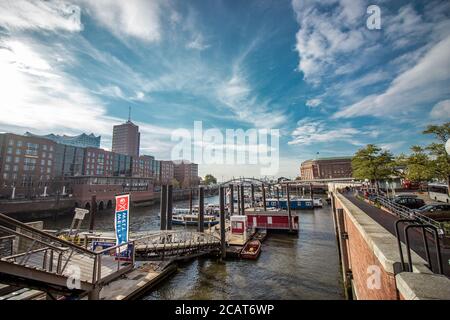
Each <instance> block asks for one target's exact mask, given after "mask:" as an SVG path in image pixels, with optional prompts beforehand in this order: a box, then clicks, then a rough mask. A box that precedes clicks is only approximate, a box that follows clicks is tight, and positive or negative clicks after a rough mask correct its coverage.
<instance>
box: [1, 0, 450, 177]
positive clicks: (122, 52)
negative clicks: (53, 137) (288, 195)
mask: <svg viewBox="0 0 450 320" xmlns="http://www.w3.org/2000/svg"><path fill="white" fill-rule="evenodd" d="M369 5H377V6H378V7H379V8H380V16H381V24H380V27H381V28H380V29H375V30H371V29H369V28H368V27H367V24H366V22H367V19H368V18H369V17H370V16H371V13H368V12H367V8H368V7H369ZM0 12H1V14H0V71H1V72H0V111H1V116H0V131H6V132H14V133H19V134H23V133H24V132H26V131H31V132H33V133H37V134H47V133H50V132H52V133H57V134H80V133H82V132H86V133H91V132H93V133H94V134H96V135H101V136H102V147H103V148H105V149H110V148H111V134H112V126H113V125H115V124H120V123H122V122H124V121H126V119H127V118H128V110H129V107H131V110H132V115H131V117H132V121H133V122H135V123H136V124H138V125H139V127H140V131H141V154H150V155H155V156H156V157H157V158H159V159H169V158H170V157H171V150H172V149H173V146H174V144H175V143H176V142H175V141H172V134H173V132H174V131H175V130H176V129H180V128H185V129H187V130H189V131H191V130H192V129H193V127H194V121H202V125H203V128H204V129H208V128H216V129H219V130H221V131H223V132H224V131H225V130H226V129H243V130H248V129H252V128H256V129H279V132H280V135H279V157H280V159H279V162H280V169H279V173H278V175H279V176H286V177H295V176H297V175H298V174H299V166H300V163H301V162H302V161H304V160H306V159H311V158H315V157H331V156H347V155H351V154H353V153H354V152H355V151H356V150H358V149H359V148H361V147H363V146H364V145H366V144H368V143H375V144H377V145H379V146H381V147H383V148H385V149H389V150H391V151H392V152H393V153H395V154H398V153H401V152H408V150H409V147H410V146H411V145H414V144H426V143H428V142H430V137H427V136H424V135H423V134H422V133H421V132H422V130H423V129H424V127H425V126H426V125H428V124H439V123H443V122H445V121H448V120H449V119H450V54H449V53H450V19H449V16H450V2H449V1H400V0H399V1H387V0H384V1H371V2H370V3H369V2H368V1H365V0H321V1H312V0H292V1H287V0H253V1H252V0H247V1H238V0H211V1H200V0H190V1H186V0H184V1H182V0H179V1H175V0H165V1H159V0H127V1H114V0H96V1H88V0H48V1H38V0H14V1H8V0H1V1H0ZM269 149H270V148H269ZM258 150H259V149H258V148H256V151H254V152H256V153H258V152H260V151H258ZM318 153H319V154H318ZM199 170H200V175H201V176H204V175H205V174H206V173H212V174H213V175H215V176H216V177H218V178H219V180H221V179H226V178H229V177H232V176H260V175H261V173H260V172H261V171H260V166H259V165H246V166H242V165H207V164H203V165H202V164H200V167H199Z"/></svg>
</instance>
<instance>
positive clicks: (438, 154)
mask: <svg viewBox="0 0 450 320" xmlns="http://www.w3.org/2000/svg"><path fill="white" fill-rule="evenodd" d="M423 133H424V134H432V135H434V136H435V138H436V139H437V140H438V142H433V143H431V144H430V145H428V146H427V147H426V149H427V150H428V151H429V153H430V155H431V157H432V160H431V168H432V170H433V173H434V177H436V178H438V179H440V180H444V181H446V182H447V185H448V186H449V189H450V155H449V154H448V153H447V151H446V150H445V143H446V142H447V140H448V139H450V122H447V123H444V124H442V125H429V126H428V127H427V129H426V130H424V131H423Z"/></svg>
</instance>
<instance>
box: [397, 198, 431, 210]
mask: <svg viewBox="0 0 450 320" xmlns="http://www.w3.org/2000/svg"><path fill="white" fill-rule="evenodd" d="M394 202H395V203H396V204H399V205H402V206H404V207H406V208H409V209H419V208H420V207H423V206H424V205H425V201H423V200H422V199H420V198H418V197H417V196H415V197H404V196H403V197H396V198H395V199H394Z"/></svg>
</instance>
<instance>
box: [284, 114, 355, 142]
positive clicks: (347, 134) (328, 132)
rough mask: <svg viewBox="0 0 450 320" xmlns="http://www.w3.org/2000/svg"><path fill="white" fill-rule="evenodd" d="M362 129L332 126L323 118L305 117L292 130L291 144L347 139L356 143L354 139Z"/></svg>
mask: <svg viewBox="0 0 450 320" xmlns="http://www.w3.org/2000/svg"><path fill="white" fill-rule="evenodd" d="M359 133H360V131H359V130H358V129H355V128H352V127H350V126H339V127H335V128H330V127H329V125H327V123H326V122H325V121H323V120H315V119H312V118H305V119H302V120H300V121H299V122H298V123H297V128H296V129H295V130H294V131H293V132H292V134H291V136H292V140H291V141H289V142H288V144H290V145H310V144H313V143H322V142H333V141H346V142H348V143H351V144H356V143H357V142H356V140H355V139H354V136H355V135H358V134H359Z"/></svg>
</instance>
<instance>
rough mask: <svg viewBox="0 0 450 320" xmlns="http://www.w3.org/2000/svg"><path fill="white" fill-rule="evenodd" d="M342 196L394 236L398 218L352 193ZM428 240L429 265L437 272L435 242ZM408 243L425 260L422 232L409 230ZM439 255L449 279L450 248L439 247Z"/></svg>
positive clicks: (401, 235) (401, 225)
mask: <svg viewBox="0 0 450 320" xmlns="http://www.w3.org/2000/svg"><path fill="white" fill-rule="evenodd" d="M344 196H345V197H346V198H347V199H348V200H350V201H351V202H352V203H353V204H354V205H356V206H357V207H358V208H360V209H361V210H363V211H364V212H365V213H367V215H368V216H369V217H371V218H372V219H374V220H375V221H376V222H378V223H379V224H380V225H382V226H383V227H384V228H385V229H386V230H388V231H389V232H390V233H392V234H393V235H394V236H395V221H397V220H398V219H399V218H398V217H397V216H394V215H392V214H390V213H388V212H386V211H383V210H381V209H378V208H377V207H374V206H372V205H370V204H368V203H367V202H365V201H362V200H360V199H358V198H356V197H355V195H354V194H353V193H350V192H349V193H344ZM403 226H404V224H400V226H399V227H400V228H399V230H400V238H401V240H402V242H403V243H404V242H405V239H404V234H403ZM427 239H428V246H429V248H430V255H431V264H432V266H433V271H434V272H436V273H437V272H438V263H437V256H436V249H435V242H434V240H433V238H432V236H431V235H429V237H427ZM409 241H410V246H411V248H412V250H414V251H415V252H416V253H417V254H418V255H419V256H421V257H422V258H423V259H425V260H427V258H426V252H425V248H424V244H423V236H422V232H421V231H418V230H410V231H409ZM441 254H442V265H443V269H444V270H443V271H444V274H445V275H446V276H447V277H450V248H447V249H446V248H443V247H442V246H441ZM403 255H404V257H405V262H408V259H407V256H406V252H403Z"/></svg>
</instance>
